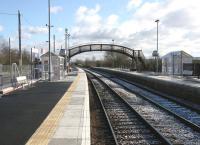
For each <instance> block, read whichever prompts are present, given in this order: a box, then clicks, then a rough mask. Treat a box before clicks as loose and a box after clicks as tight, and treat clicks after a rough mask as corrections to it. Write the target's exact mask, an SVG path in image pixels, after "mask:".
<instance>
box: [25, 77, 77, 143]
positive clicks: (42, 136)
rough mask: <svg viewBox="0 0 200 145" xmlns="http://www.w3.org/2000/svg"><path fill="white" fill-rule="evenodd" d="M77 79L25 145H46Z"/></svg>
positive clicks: (62, 113)
mask: <svg viewBox="0 0 200 145" xmlns="http://www.w3.org/2000/svg"><path fill="white" fill-rule="evenodd" d="M79 79H80V74H78V76H77V77H76V79H75V81H74V82H73V83H72V85H71V86H70V87H69V89H68V90H67V91H66V92H65V94H64V95H63V97H62V98H61V99H60V100H59V102H58V103H57V104H56V105H55V107H54V108H53V109H52V111H51V112H50V113H49V115H48V116H47V117H46V119H45V120H44V121H43V122H42V124H41V125H40V126H39V128H38V129H37V130H36V131H35V133H34V134H33V135H32V136H31V138H30V139H29V140H28V142H27V143H26V145H48V143H49V141H50V140H51V138H52V137H53V135H54V133H55V131H56V128H57V125H58V123H59V121H60V119H61V118H62V117H63V115H64V110H65V107H66V105H67V104H68V103H69V100H70V98H71V96H72V92H73V91H74V90H75V88H76V86H77V84H78V81H79Z"/></svg>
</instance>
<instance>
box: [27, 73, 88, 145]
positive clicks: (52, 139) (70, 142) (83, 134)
mask: <svg viewBox="0 0 200 145" xmlns="http://www.w3.org/2000/svg"><path fill="white" fill-rule="evenodd" d="M35 144H37V145H47V144H48V145H90V113H89V92H88V82H87V77H86V74H85V72H84V71H82V70H80V69H79V72H78V76H77V77H76V79H75V81H74V82H73V83H72V85H71V86H70V88H69V89H68V90H67V92H66V93H65V94H64V95H63V97H62V98H61V99H60V101H59V102H58V103H57V105H56V106H55V107H54V109H53V110H52V111H51V113H49V115H48V117H47V118H46V119H45V120H44V122H43V123H42V124H41V126H40V127H39V128H38V129H37V131H36V132H35V133H34V134H33V136H32V137H31V138H30V139H29V141H28V142H27V145H35Z"/></svg>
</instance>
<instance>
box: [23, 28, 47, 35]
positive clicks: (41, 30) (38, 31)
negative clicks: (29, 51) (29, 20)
mask: <svg viewBox="0 0 200 145" xmlns="http://www.w3.org/2000/svg"><path fill="white" fill-rule="evenodd" d="M23 31H25V32H26V33H29V34H31V35H34V34H47V33H48V29H47V27H44V26H29V27H25V28H23Z"/></svg>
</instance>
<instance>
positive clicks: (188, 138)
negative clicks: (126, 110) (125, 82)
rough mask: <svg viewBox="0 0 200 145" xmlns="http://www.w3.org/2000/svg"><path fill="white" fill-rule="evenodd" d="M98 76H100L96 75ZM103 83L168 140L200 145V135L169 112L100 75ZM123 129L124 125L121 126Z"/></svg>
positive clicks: (173, 142)
mask: <svg viewBox="0 0 200 145" xmlns="http://www.w3.org/2000/svg"><path fill="white" fill-rule="evenodd" d="M96 75H98V74H96ZM98 76H99V78H101V81H103V82H105V83H106V84H107V85H108V86H109V87H110V88H112V89H113V91H114V92H115V93H116V94H118V95H119V96H121V97H122V98H123V99H124V100H126V101H127V102H129V104H130V106H131V107H132V108H134V110H136V111H137V112H138V114H140V115H141V116H142V117H143V118H144V119H145V120H146V121H147V122H148V123H150V124H151V125H152V126H153V127H154V128H156V130H157V131H159V132H160V133H161V134H162V135H163V136H164V137H165V138H167V140H169V141H170V142H171V144H174V145H180V144H185V145H199V144H200V133H199V131H195V130H193V129H192V128H191V127H190V126H188V125H187V124H185V123H183V122H182V121H180V119H179V118H177V117H176V116H174V115H171V114H170V113H169V112H167V111H165V110H163V109H161V108H159V107H158V106H155V105H154V104H153V103H151V102H148V100H145V99H144V98H142V97H140V96H138V95H136V94H133V93H132V92H130V91H128V90H126V89H125V88H123V87H122V86H120V85H118V84H117V83H116V82H113V81H111V80H109V79H108V78H105V77H103V76H102V75H98ZM120 126H121V127H123V125H120Z"/></svg>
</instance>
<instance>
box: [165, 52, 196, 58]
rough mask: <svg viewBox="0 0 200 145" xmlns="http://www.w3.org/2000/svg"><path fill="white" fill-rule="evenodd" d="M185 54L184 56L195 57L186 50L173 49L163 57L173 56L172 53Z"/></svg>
mask: <svg viewBox="0 0 200 145" xmlns="http://www.w3.org/2000/svg"><path fill="white" fill-rule="evenodd" d="M181 54H182V55H184V56H187V57H192V58H193V56H192V55H190V54H188V53H186V52H185V51H182V50H181V51H172V52H169V53H167V54H166V55H164V56H163V57H162V58H166V57H169V56H172V55H181Z"/></svg>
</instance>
